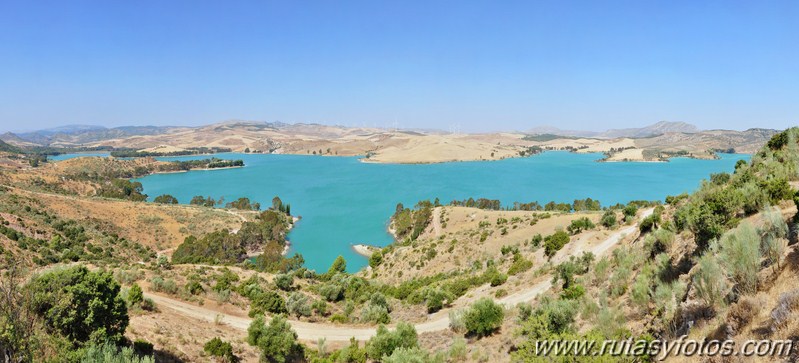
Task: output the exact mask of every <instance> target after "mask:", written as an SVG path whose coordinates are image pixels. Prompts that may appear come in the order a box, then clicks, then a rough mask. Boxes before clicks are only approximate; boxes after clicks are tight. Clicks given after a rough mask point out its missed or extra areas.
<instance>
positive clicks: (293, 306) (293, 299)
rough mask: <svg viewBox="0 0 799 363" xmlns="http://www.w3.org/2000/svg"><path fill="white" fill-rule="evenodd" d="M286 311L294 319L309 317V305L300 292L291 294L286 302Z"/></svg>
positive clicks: (305, 297)
mask: <svg viewBox="0 0 799 363" xmlns="http://www.w3.org/2000/svg"><path fill="white" fill-rule="evenodd" d="M286 309H287V310H288V312H289V314H291V315H294V316H296V317H298V318H299V317H301V316H311V305H310V304H309V303H308V297H307V296H305V295H304V294H302V293H300V292H292V293H291V294H290V295H289V298H288V299H287V300H286Z"/></svg>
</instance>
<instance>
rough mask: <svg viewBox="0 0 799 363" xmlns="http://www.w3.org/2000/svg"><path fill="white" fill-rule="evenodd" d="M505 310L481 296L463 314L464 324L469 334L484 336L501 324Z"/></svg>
mask: <svg viewBox="0 0 799 363" xmlns="http://www.w3.org/2000/svg"><path fill="white" fill-rule="evenodd" d="M504 318H505V311H504V309H503V308H502V306H500V305H499V304H497V303H495V302H494V301H493V300H491V299H489V298H482V299H480V300H477V302H475V303H474V304H472V306H471V308H469V310H468V311H467V312H466V314H465V316H464V325H465V327H466V331H467V332H468V333H469V334H475V335H477V336H486V335H490V334H492V333H493V332H494V331H496V330H497V329H499V327H500V326H501V325H502V320H503V319H504Z"/></svg>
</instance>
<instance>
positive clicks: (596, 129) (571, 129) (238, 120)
mask: <svg viewBox="0 0 799 363" xmlns="http://www.w3.org/2000/svg"><path fill="white" fill-rule="evenodd" d="M661 121H665V120H661ZM661 121H657V122H651V123H645V124H640V125H631V126H627V127H620V128H560V127H557V126H554V125H544V124H542V125H532V126H530V127H528V128H526V129H513V130H510V129H506V130H499V129H498V130H491V129H487V130H483V131H464V130H460V131H458V130H457V129H455V128H449V129H445V128H437V127H407V128H399V129H404V130H431V131H433V130H434V131H444V132H462V133H492V132H513V131H517V132H528V131H531V130H533V129H536V128H556V129H559V130H563V131H585V132H604V131H609V130H618V129H629V128H643V127H647V126H652V125H654V124H656V123H658V122H661ZM227 122H261V123H276V122H282V123H286V124H319V125H326V126H342V127H353V128H355V127H366V128H384V129H393V128H394V127H393V125H391V124H387V125H378V124H366V123H359V124H350V125H345V124H336V123H330V124H325V123H320V122H286V121H279V120H275V121H264V120H240V119H228V120H220V121H216V122H210V123H201V124H194V125H192V124H186V125H177V124H175V125H171V124H164V125H154V124H128V125H115V126H107V125H101V124H64V125H55V126H53V127H45V128H36V129H24V128H20V129H0V133H6V132H10V133H13V134H22V133H30V132H37V131H52V130H55V129H60V128H78V127H98V128H99V127H104V128H108V129H113V128H118V127H192V128H197V127H203V126H209V125H215V124H220V123H227ZM665 122H683V121H665ZM686 123H687V124H690V125H693V126H696V127H697V128H698V129H699V130H701V131H704V130H735V131H744V130H747V129H752V128H768V127H760V126H750V127H744V128H704V127H700V126H699V125H696V124H693V123H690V122H686ZM786 128H787V127H786ZM774 129H777V128H774ZM780 130H781V129H780Z"/></svg>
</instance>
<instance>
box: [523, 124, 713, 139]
mask: <svg viewBox="0 0 799 363" xmlns="http://www.w3.org/2000/svg"><path fill="white" fill-rule="evenodd" d="M700 131H701V130H699V128H698V127H696V126H694V125H691V124H689V123H685V122H669V121H660V122H658V123H656V124H653V125H649V126H645V127H638V128H628V129H610V130H607V131H581V130H562V129H559V128H557V127H552V126H539V127H535V128H532V129H530V130H527V133H528V134H531V135H558V136H569V137H590V138H598V139H614V138H618V137H629V138H634V139H636V138H644V137H652V136H658V135H663V134H668V133H673V132H677V133H683V134H693V133H697V132H700Z"/></svg>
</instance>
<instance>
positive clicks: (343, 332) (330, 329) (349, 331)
mask: <svg viewBox="0 0 799 363" xmlns="http://www.w3.org/2000/svg"><path fill="white" fill-rule="evenodd" d="M653 211H654V209H653V208H650V209H647V210H645V211H644V212H643V213H642V215H641V217H640V218H645V217H647V216H649V215H650V214H652V212H653ZM434 215H435V214H434ZM637 229H638V223H636V224H635V225H632V226H629V227H625V228H623V229H620V230H619V231H617V232H616V233H614V234H612V235H610V236H609V237H608V238H607V239H605V240H604V241H603V242H602V243H599V244H597V245H595V246H593V247H591V248H589V249H588V251H590V252H592V253H593V254H594V255H596V256H597V257H599V256H601V255H603V254H604V253H605V252H607V251H608V250H609V249H610V248H611V247H613V246H614V245H616V244H618V243H619V242H620V241H621V240H622V239H623V238H624V236H626V235H630V234H632V233H635V232H636V230H637ZM584 247H585V246H578V248H577V249H575V251H574V253H575V254H579V253H580V252H583V251H585V250H584ZM551 287H552V282H551V276H544V278H543V279H542V280H541V281H540V282H538V283H536V284H535V285H532V286H530V287H529V288H527V289H525V290H522V291H519V292H516V293H513V294H510V295H508V296H505V297H503V298H501V299H495V301H497V302H498V303H501V304H503V305H505V306H507V307H513V306H515V305H516V304H519V303H522V302H529V301H532V300H533V299H535V297H536V296H538V295H540V294H541V293H543V292H545V291H547V290H549V289H550V288H551ZM146 296H147V297H149V298H151V299H152V300H153V301H154V302H155V303H156V304H157V306H158V307H159V308H167V309H170V310H173V311H175V312H177V313H178V314H180V315H183V316H185V317H189V318H193V319H198V320H205V321H209V322H215V321H221V323H223V324H227V325H229V326H231V327H234V328H236V329H240V330H243V331H246V330H247V328H248V327H249V326H250V322H252V319H250V318H247V317H241V316H234V315H229V314H223V313H219V312H217V311H213V310H210V309H207V308H204V307H201V306H196V305H192V304H189V303H186V302H183V301H179V300H175V299H172V298H169V297H165V296H161V295H154V294H149V293H148V294H146ZM289 323H290V324H291V326H292V328H294V331H296V332H297V335H298V336H299V338H300V339H302V340H306V341H315V340H317V339H319V338H324V339H326V340H327V341H339V342H342V341H343V342H346V341H349V340H350V338H352V337H354V338H355V339H357V340H360V341H366V340H369V338H371V337H372V336H373V335H375V331H376V328H374V327H355V326H349V325H336V324H329V323H310V322H303V321H296V320H290V321H289ZM446 329H449V309H444V310H442V311H439V312H437V313H435V314H431V315H430V316H429V317H428V320H427V321H425V322H422V323H417V324H416V331H417V332H418V333H420V334H421V333H428V332H436V331H441V330H446Z"/></svg>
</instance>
